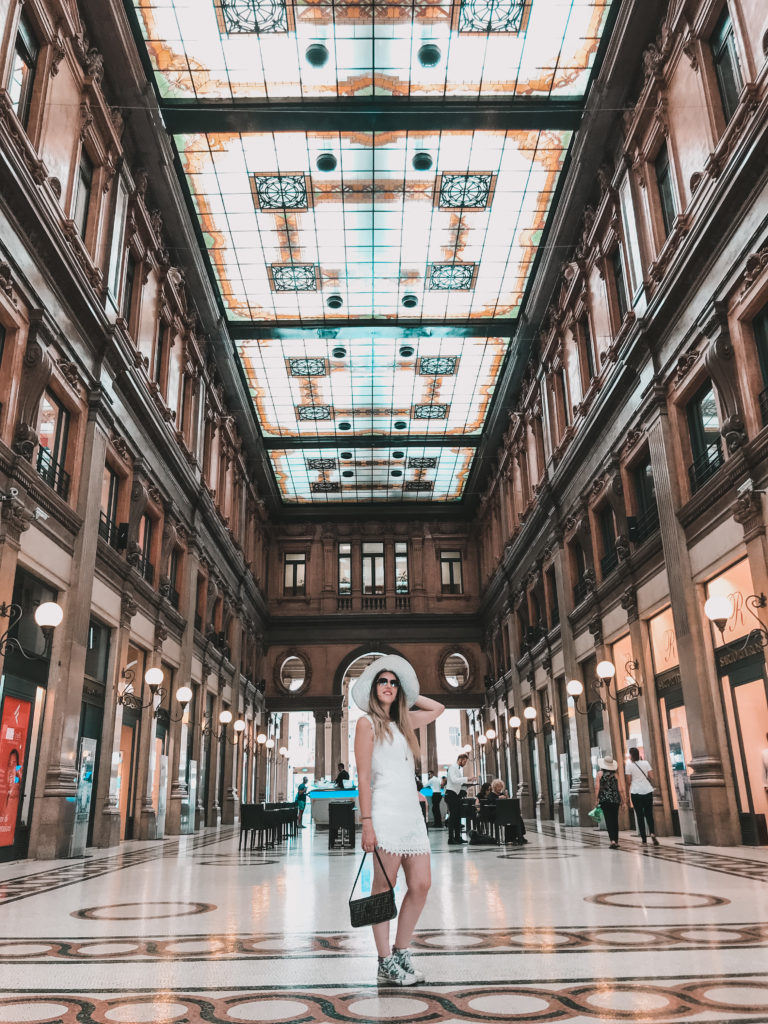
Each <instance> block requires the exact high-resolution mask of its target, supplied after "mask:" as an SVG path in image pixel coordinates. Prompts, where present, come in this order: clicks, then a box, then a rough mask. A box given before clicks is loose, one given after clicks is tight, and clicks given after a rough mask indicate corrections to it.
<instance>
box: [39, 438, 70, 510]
mask: <svg viewBox="0 0 768 1024" xmlns="http://www.w3.org/2000/svg"><path fill="white" fill-rule="evenodd" d="M37 472H38V474H39V476H40V478H41V479H42V480H44V481H45V483H47V484H48V486H49V487H52V488H53V489H54V491H56V493H57V494H58V495H59V497H60V498H63V499H64V501H66V500H67V498H68V497H69V473H67V471H66V470H65V469H64V465H63V463H61V462H55V461H54V459H53V456H52V455H51V452H50V449H49V448H43V447H41V448H39V449H38V452H37Z"/></svg>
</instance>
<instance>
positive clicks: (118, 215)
mask: <svg viewBox="0 0 768 1024" xmlns="http://www.w3.org/2000/svg"><path fill="white" fill-rule="evenodd" d="M127 206H128V190H127V189H126V187H125V182H124V181H123V179H122V178H119V179H118V182H117V188H116V189H115V206H114V210H113V213H112V242H111V245H110V251H109V290H110V292H111V293H112V296H113V298H114V299H115V301H117V295H118V292H119V291H120V274H121V271H122V269H123V254H124V252H125V248H124V245H123V241H124V239H125V211H126V208H127Z"/></svg>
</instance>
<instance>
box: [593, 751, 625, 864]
mask: <svg viewBox="0 0 768 1024" xmlns="http://www.w3.org/2000/svg"><path fill="white" fill-rule="evenodd" d="M597 767H598V768H599V769H600V771H599V772H598V773H597V802H598V803H599V804H600V809H601V810H602V812H603V817H604V818H605V827H606V828H607V829H608V839H609V840H610V847H611V849H612V850H618V848H619V809H620V808H621V807H623V806H624V804H625V800H624V791H623V789H622V785H621V783H620V782H619V775H618V770H619V763H618V761H616V760H615V759H614V758H612V757H601V758H599V759H598V762H597Z"/></svg>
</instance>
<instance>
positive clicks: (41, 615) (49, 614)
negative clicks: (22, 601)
mask: <svg viewBox="0 0 768 1024" xmlns="http://www.w3.org/2000/svg"><path fill="white" fill-rule="evenodd" d="M23 614H24V612H23V611H22V608H21V605H18V604H6V603H5V601H3V603H2V604H0V618H3V619H8V620H9V621H8V628H7V629H6V631H5V632H4V633H3V635H2V636H0V655H2V656H5V655H6V654H7V653H8V651H16V652H17V653H18V654H20V655H21V656H22V658H26V659H27V661H37V660H40V659H42V660H45V659H46V658H47V656H48V655H49V653H50V647H51V641H52V639H53V631H54V629H55V628H56V627H57V626H60V625H61V623H62V620H63V618H64V611H63V609H62V607H61V605H59V604H57V603H56V602H55V601H43V602H42V604H39V605H38V606H37V608H35V622H36V623H37V624H38V626H39V627H40V629H41V630H42V631H43V636H44V637H45V649H44V651H43V653H42V654H31V653H30V652H29V651H27V650H26V649H25V648H24V646H23V644H22V643H21V641H20V640H19V639H18V638H17V637H15V636H11V635H10V633H11V630H12V629H13V627H14V626H15V625H16V624H17V623H18V621H19V620H20V619H21V617H22V615H23Z"/></svg>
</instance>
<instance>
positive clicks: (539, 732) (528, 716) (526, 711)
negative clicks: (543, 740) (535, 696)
mask: <svg viewBox="0 0 768 1024" xmlns="http://www.w3.org/2000/svg"><path fill="white" fill-rule="evenodd" d="M538 717H539V713H538V711H537V710H536V708H535V707H533V705H532V704H529V705H528V706H527V707H525V708H523V718H524V719H525V720H526V722H527V723H528V735H529V736H531V735H533V736H543V735H544V733H545V732H546V731H547V729H551V728H552V708H551V707H550V706H549V704H547V706H546V707H545V708H544V722H543V724H542V726H541V728H540V729H537V728H535V726H534V722H535V721H536V719H537V718H538Z"/></svg>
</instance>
